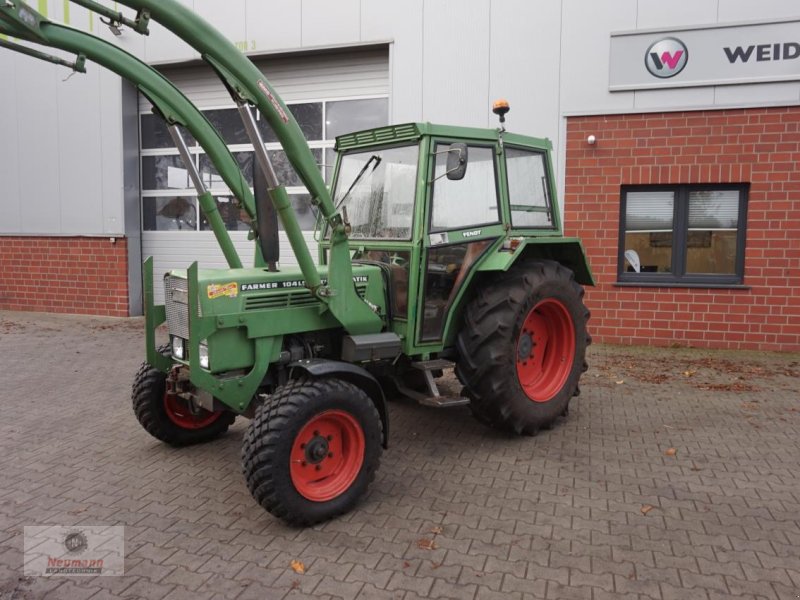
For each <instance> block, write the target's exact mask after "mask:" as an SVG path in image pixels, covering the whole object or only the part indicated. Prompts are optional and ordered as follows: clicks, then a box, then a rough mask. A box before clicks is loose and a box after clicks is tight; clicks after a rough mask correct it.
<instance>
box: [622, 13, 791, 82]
mask: <svg viewBox="0 0 800 600" xmlns="http://www.w3.org/2000/svg"><path fill="white" fill-rule="evenodd" d="M794 80H800V19H794V20H786V21H773V22H769V23H764V22H761V23H747V24H737V25H719V26H711V27H693V28H688V29H680V30H657V31H656V30H647V31H641V30H640V31H630V32H619V33H612V34H611V57H610V61H609V89H610V90H611V91H612V92H615V91H628V90H645V89H657V88H667V87H696V86H707V85H732V84H740V83H761V82H772V81H794Z"/></svg>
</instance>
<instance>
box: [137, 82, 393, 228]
mask: <svg viewBox="0 0 800 600" xmlns="http://www.w3.org/2000/svg"><path fill="white" fill-rule="evenodd" d="M288 106H289V109H290V110H291V111H292V114H293V115H294V117H295V119H296V120H297V123H298V125H300V129H301V130H302V131H303V135H304V136H305V137H306V139H307V140H308V144H309V146H310V147H311V152H312V154H313V155H314V157H315V158H316V161H317V164H319V166H320V169H321V170H322V174H323V176H324V177H325V181H326V182H330V179H331V175H332V173H333V167H334V161H335V154H334V152H333V144H334V142H335V139H334V138H335V136H337V135H340V134H342V133H349V132H351V131H357V130H359V129H369V128H372V127H380V126H383V125H386V124H387V123H388V122H389V101H388V99H387V98H386V97H380V98H356V99H347V100H321V101H317V102H300V103H290V104H289V105H288ZM203 114H205V116H206V117H207V118H208V120H209V121H210V122H211V124H212V125H214V127H215V128H216V129H217V131H219V133H220V135H221V136H222V139H223V140H224V141H225V143H226V144H227V145H228V146H229V148H230V150H231V152H233V156H234V158H236V160H237V162H238V163H239V166H240V167H241V169H242V173H243V174H244V177H245V178H246V180H247V183H248V184H249V185H250V187H251V189H252V186H253V169H254V168H256V167H255V155H254V152H253V146H252V145H251V144H250V140H249V139H248V137H247V134H246V133H245V130H244V125H243V123H242V120H241V118H240V116H239V113H238V111H237V110H236V109H235V108H230V107H219V108H212V109H207V110H203ZM257 123H258V127H259V129H260V131H261V135H262V137H263V139H264V143H265V145H266V147H267V153H268V154H269V157H270V159H272V164H273V166H274V167H275V172H276V174H277V175H278V180H279V181H280V182H281V184H283V185H284V186H285V187H286V191H287V193H288V194H289V197H290V198H291V200H292V204H293V205H294V207H295V209H296V211H297V216H298V219H299V221H300V226H301V228H302V229H304V230H313V229H314V226H315V223H316V216H315V214H314V211H313V208H312V205H311V199H310V197H309V195H308V193H307V190H306V188H305V187H304V186H303V184H302V181H301V180H300V177H299V176H298V175H297V173H296V172H295V170H294V168H292V165H291V164H290V163H289V161H288V159H287V157H286V154H285V153H284V151H283V149H282V148H281V145H280V144H279V143H278V138H277V137H276V136H275V133H274V132H273V131H272V129H270V127H269V125H268V124H267V122H266V120H264V119H263V118H261V116H260V115H257ZM140 126H141V135H140V140H141V150H140V155H141V172H142V217H143V218H142V227H143V229H144V230H145V231H164V230H170V231H204V230H206V229H208V228H209V225H208V222H207V221H206V219H205V217H204V216H202V215H200V210H199V207H198V205H197V193H196V191H195V189H194V187H192V182H191V181H190V179H189V174H188V172H187V171H186V167H185V165H184V164H183V162H182V161H181V158H180V156H179V154H178V150H177V148H175V146H174V145H173V143H172V138H171V137H170V136H169V132H168V131H167V126H166V124H165V123H164V121H163V119H161V118H160V117H159V116H157V115H155V114H152V113H146V114H142V115H141V118H140ZM180 129H181V133H182V134H183V138H184V140H185V141H186V145H187V146H188V147H189V152H190V153H191V155H192V159H193V161H194V164H195V166H196V167H197V169H198V171H199V172H200V175H201V177H202V179H203V182H204V183H205V185H206V187H207V188H208V189H209V190H210V191H211V193H212V194H213V195H214V199H215V200H216V202H217V206H218V208H219V211H220V214H221V215H222V216H223V220H224V222H225V224H226V226H227V228H228V229H229V230H231V231H245V230H248V229H249V228H250V222H249V218H248V216H247V214H246V213H245V212H244V211H243V210H241V209H240V208H239V207H238V202H236V200H235V198H233V197H232V195H231V192H230V190H229V189H228V186H226V185H225V182H224V181H223V180H222V178H221V177H220V176H219V174H218V173H217V170H216V168H215V167H214V165H213V164H212V163H211V161H210V160H209V159H208V157H207V156H206V154H205V152H204V151H203V149H202V148H201V147H200V145H199V144H198V143H197V141H196V140H195V139H194V138H193V137H192V136H191V134H189V132H188V131H186V130H185V129H183V128H180ZM198 216H199V218H198Z"/></svg>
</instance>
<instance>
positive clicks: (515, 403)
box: [456, 260, 591, 435]
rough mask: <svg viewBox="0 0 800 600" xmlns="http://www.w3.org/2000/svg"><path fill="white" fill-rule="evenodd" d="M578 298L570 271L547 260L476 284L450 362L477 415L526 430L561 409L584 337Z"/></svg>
mask: <svg viewBox="0 0 800 600" xmlns="http://www.w3.org/2000/svg"><path fill="white" fill-rule="evenodd" d="M582 298H583V288H582V287H581V286H580V285H579V284H578V283H576V282H575V279H574V275H573V273H572V271H570V270H569V269H567V268H566V267H564V266H562V265H560V264H559V263H557V262H554V261H550V260H540V261H531V262H526V263H523V264H522V265H519V266H515V267H513V268H512V269H510V270H509V271H508V273H505V274H503V275H500V276H499V277H498V278H497V279H496V280H495V281H492V282H490V283H489V284H488V285H485V286H483V287H482V289H481V290H480V292H479V293H478V295H477V296H476V297H475V299H474V300H473V301H472V302H471V303H470V304H469V306H468V307H467V310H466V312H465V317H464V326H463V328H462V330H461V332H460V333H459V336H458V342H457V344H458V353H459V358H458V363H457V366H456V374H457V375H458V378H459V379H460V380H461V382H462V383H463V384H464V386H465V392H466V394H467V396H468V397H469V398H470V401H471V402H470V407H471V409H472V412H473V414H474V415H475V416H476V417H477V418H478V419H479V420H480V421H482V422H484V423H486V424H488V425H490V426H493V427H496V428H499V429H505V430H510V431H513V432H516V433H525V434H530V435H532V434H534V433H536V432H537V431H538V430H539V429H543V428H548V427H550V426H551V425H552V424H553V422H554V421H555V420H556V419H557V418H558V417H559V416H560V415H562V414H565V413H566V411H567V408H568V406H569V401H570V399H571V398H572V396H574V395H577V393H578V381H579V379H580V376H581V374H582V373H583V371H585V370H586V362H585V356H586V347H587V346H588V345H589V343H590V342H591V338H590V336H589V335H588V333H587V332H586V323H587V321H588V319H589V311H588V310H587V309H586V307H585V306H584V304H583V300H582Z"/></svg>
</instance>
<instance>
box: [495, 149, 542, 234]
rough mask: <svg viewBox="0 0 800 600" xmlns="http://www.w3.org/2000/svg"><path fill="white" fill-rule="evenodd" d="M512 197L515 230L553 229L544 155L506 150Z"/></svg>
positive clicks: (512, 216) (509, 187) (529, 151)
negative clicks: (526, 228) (519, 228)
mask: <svg viewBox="0 0 800 600" xmlns="http://www.w3.org/2000/svg"><path fill="white" fill-rule="evenodd" d="M506 173H507V174H508V196H509V201H510V203H511V224H512V225H513V226H514V227H548V228H551V227H553V212H552V210H551V209H550V194H549V193H548V187H547V169H546V166H545V162H544V154H543V153H541V152H535V151H531V150H521V149H519V148H508V147H507V148H506Z"/></svg>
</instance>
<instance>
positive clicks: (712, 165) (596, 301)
mask: <svg viewBox="0 0 800 600" xmlns="http://www.w3.org/2000/svg"><path fill="white" fill-rule="evenodd" d="M590 134H591V135H595V136H596V137H597V143H596V144H595V145H594V146H590V145H589V144H587V143H586V138H587V136H589V135H590ZM659 183H660V184H689V183H750V184H751V185H750V194H749V202H748V214H747V241H746V245H745V269H744V284H745V285H747V286H750V289H747V290H733V289H693V288H671V287H658V288H647V287H634V288H622V287H616V286H615V285H614V283H615V282H616V280H617V252H618V245H619V217H620V215H619V206H620V186H622V185H626V184H659ZM564 222H565V224H566V230H567V234H568V235H576V236H579V237H581V238H582V240H583V243H584V245H585V246H586V250H587V253H588V255H589V261H590V263H591V266H592V269H593V271H594V274H595V278H596V280H597V283H598V285H597V287H596V288H590V289H588V290H587V294H586V299H587V305H588V306H589V308H590V309H591V311H592V320H591V323H590V324H591V331H592V333H593V335H594V337H595V339H596V340H599V341H604V342H610V343H623V344H643V345H659V346H663V345H672V344H679V345H681V346H701V347H713V348H732V349H744V348H748V349H759V350H783V351H798V350H800V107H798V106H795V107H781V108H759V109H743V110H719V111H697V112H676V113H653V114H632V115H612V116H592V117H573V118H569V119H568V120H567V159H566V194H565V218H564Z"/></svg>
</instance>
